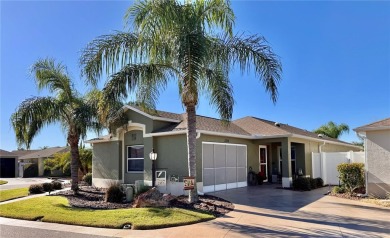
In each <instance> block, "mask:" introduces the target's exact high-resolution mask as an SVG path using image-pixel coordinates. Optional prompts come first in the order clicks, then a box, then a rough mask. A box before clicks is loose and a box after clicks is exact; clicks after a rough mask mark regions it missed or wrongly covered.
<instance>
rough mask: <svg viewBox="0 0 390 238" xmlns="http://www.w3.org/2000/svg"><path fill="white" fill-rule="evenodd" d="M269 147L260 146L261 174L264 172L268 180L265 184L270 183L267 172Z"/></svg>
mask: <svg viewBox="0 0 390 238" xmlns="http://www.w3.org/2000/svg"><path fill="white" fill-rule="evenodd" d="M267 154H268V153H267V146H265V145H260V146H259V164H260V166H259V172H263V173H264V174H265V177H266V179H265V180H264V181H263V182H268V170H267V159H268V158H267Z"/></svg>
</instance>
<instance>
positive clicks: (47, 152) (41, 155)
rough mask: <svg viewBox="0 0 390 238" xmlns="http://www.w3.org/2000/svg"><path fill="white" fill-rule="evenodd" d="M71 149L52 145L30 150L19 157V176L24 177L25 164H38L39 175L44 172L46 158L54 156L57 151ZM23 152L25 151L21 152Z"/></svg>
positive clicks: (63, 151) (62, 151) (61, 151)
mask: <svg viewBox="0 0 390 238" xmlns="http://www.w3.org/2000/svg"><path fill="white" fill-rule="evenodd" d="M68 151H69V147H51V148H46V149H42V150H35V151H29V152H26V153H24V155H22V156H20V157H19V159H18V160H19V176H20V177H23V171H24V169H23V168H24V165H26V164H37V165H38V176H43V174H44V160H45V159H48V158H53V157H54V154H56V153H65V152H68ZM20 153H23V152H20Z"/></svg>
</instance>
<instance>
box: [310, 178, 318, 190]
mask: <svg viewBox="0 0 390 238" xmlns="http://www.w3.org/2000/svg"><path fill="white" fill-rule="evenodd" d="M310 188H311V189H316V188H317V180H315V179H313V178H310Z"/></svg>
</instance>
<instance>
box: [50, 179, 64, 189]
mask: <svg viewBox="0 0 390 238" xmlns="http://www.w3.org/2000/svg"><path fill="white" fill-rule="evenodd" d="M52 184H53V189H54V190H59V189H62V183H61V182H58V181H53V182H52Z"/></svg>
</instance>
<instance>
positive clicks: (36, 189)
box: [28, 184, 43, 194]
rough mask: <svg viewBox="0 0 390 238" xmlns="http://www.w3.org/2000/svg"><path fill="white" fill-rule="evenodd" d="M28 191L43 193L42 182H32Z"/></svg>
mask: <svg viewBox="0 0 390 238" xmlns="http://www.w3.org/2000/svg"><path fill="white" fill-rule="evenodd" d="M28 191H29V192H30V194H39V193H43V186H42V184H31V185H30V187H29V188H28Z"/></svg>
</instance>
